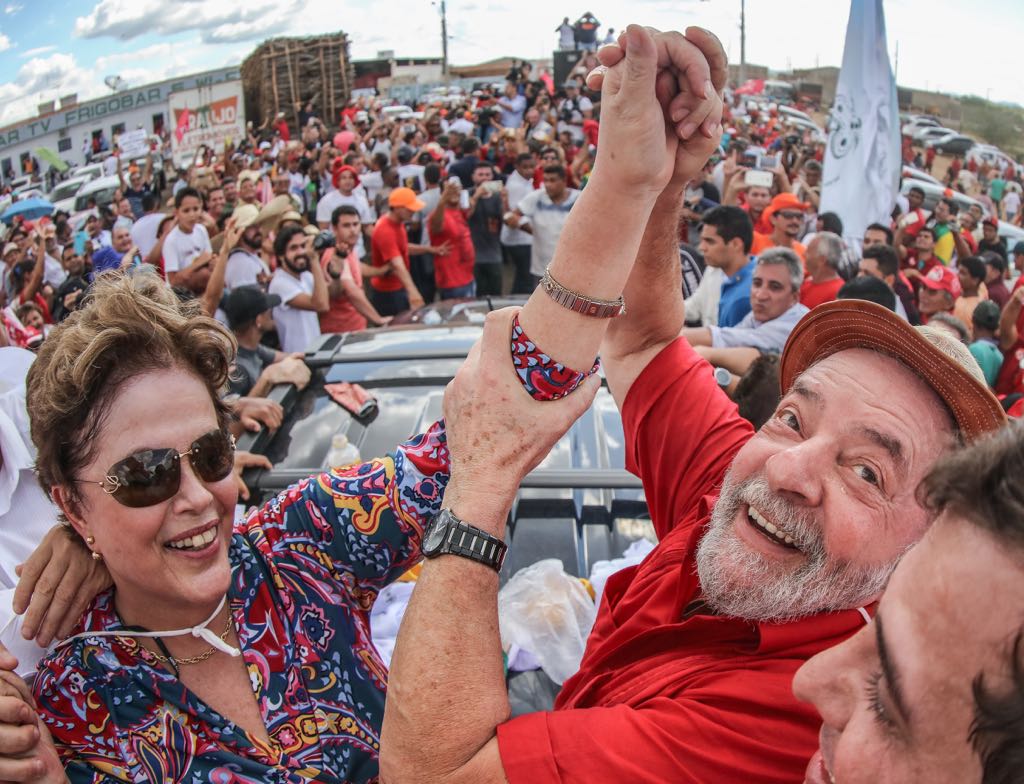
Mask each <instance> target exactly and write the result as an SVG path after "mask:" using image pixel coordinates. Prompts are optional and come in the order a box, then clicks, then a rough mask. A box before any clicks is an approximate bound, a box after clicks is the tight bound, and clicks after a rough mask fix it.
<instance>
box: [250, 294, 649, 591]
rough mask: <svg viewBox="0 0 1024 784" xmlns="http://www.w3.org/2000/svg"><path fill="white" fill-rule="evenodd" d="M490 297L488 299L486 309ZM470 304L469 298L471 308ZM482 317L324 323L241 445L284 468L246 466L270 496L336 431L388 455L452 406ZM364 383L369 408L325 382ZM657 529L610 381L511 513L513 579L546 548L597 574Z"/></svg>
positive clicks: (309, 469) (317, 458)
mask: <svg viewBox="0 0 1024 784" xmlns="http://www.w3.org/2000/svg"><path fill="white" fill-rule="evenodd" d="M489 307H490V305H488V304H487V302H486V301H484V300H481V301H480V304H479V305H478V306H476V308H475V309H479V308H483V309H487V308H489ZM460 312H464V309H460ZM481 332H482V325H480V324H477V323H466V322H464V323H452V324H442V325H439V326H423V325H413V324H409V325H404V326H399V327H387V328H384V329H376V330H367V331H365V332H351V333H346V334H341V335H337V334H334V335H323V336H321V338H320V339H319V341H318V342H317V343H316V344H315V345H314V346H312V347H311V348H310V350H309V351H307V352H306V355H305V359H306V363H307V364H308V365H309V366H310V368H311V369H312V371H313V378H312V380H311V382H310V384H309V385H308V386H307V387H306V388H305V389H304V390H302V391H301V392H297V391H296V390H295V388H294V387H292V386H279V387H275V388H274V389H273V390H272V391H271V394H270V397H271V398H273V399H275V400H277V402H279V403H280V404H281V405H282V407H283V408H284V420H283V422H282V424H281V427H280V428H278V430H277V431H275V432H274V433H270V432H269V431H266V430H261V431H259V432H258V433H247V434H245V435H243V436H242V437H241V438H240V439H239V442H238V447H239V449H246V450H248V451H250V452H255V453H258V454H263V455H266V456H267V457H268V458H269V460H270V462H271V463H272V464H273V466H274V467H273V468H272V469H270V470H262V469H260V470H250V471H248V472H246V474H245V480H246V484H247V485H248V486H249V489H250V493H251V498H250V501H249V503H252V504H259V503H262V502H263V501H265V500H266V499H268V498H270V497H271V496H273V495H275V494H276V493H278V492H280V491H281V490H283V489H284V488H286V487H288V486H289V485H290V484H292V483H293V482H295V481H298V480H299V479H302V478H304V477H307V476H310V475H311V474H314V473H316V472H318V471H322V470H323V469H324V468H325V465H326V462H327V454H328V450H329V449H330V447H331V441H332V438H333V437H334V436H335V435H337V434H342V435H345V436H346V437H347V438H348V440H349V442H350V443H352V444H354V445H355V446H356V448H357V449H358V450H359V454H360V456H361V457H362V458H363V459H369V458H372V457H377V456H382V455H384V454H386V453H387V452H388V451H389V450H392V449H394V447H395V446H396V445H397V444H399V443H401V442H403V441H405V440H406V439H408V438H409V437H411V436H412V435H414V434H416V433H419V432H422V431H423V430H424V429H425V428H426V427H428V426H429V425H430V424H431V423H432V422H434V421H435V420H436V419H438V418H439V417H440V416H441V403H442V399H443V397H444V388H445V386H446V385H447V383H448V382H449V381H450V380H451V379H452V377H453V376H454V374H455V372H456V371H457V370H458V368H459V366H460V365H461V364H462V361H463V359H464V358H465V356H466V354H467V352H468V351H469V349H470V347H471V346H472V345H473V343H475V342H476V340H477V339H478V338H479V337H480V334H481ZM342 381H347V382H350V383H358V384H359V385H360V386H362V387H363V388H365V389H366V390H367V391H368V392H369V393H370V394H371V395H372V396H373V397H374V398H375V399H376V401H377V413H376V415H375V416H374V417H372V418H369V419H367V420H359V419H357V418H355V417H354V416H353V415H351V414H350V413H349V412H348V411H347V410H346V409H344V408H342V407H341V406H339V405H337V404H336V403H334V402H333V401H332V399H331V398H330V397H329V396H328V394H327V392H326V391H325V389H324V384H329V383H335V382H342ZM641 537H648V538H651V539H653V528H652V526H651V523H650V517H649V513H648V510H647V505H646V503H645V501H644V495H643V488H642V486H641V484H640V481H639V480H638V479H637V478H636V477H635V476H633V475H632V474H630V473H628V472H627V471H626V470H625V444H624V439H623V432H622V421H621V418H620V416H619V412H618V409H617V408H616V406H615V402H614V401H613V400H612V397H611V395H610V394H609V392H608V390H607V388H602V389H601V390H600V391H599V392H598V394H597V397H596V398H595V400H594V402H593V404H592V405H591V407H590V409H589V410H588V411H587V412H586V413H585V414H584V415H583V416H582V417H581V418H580V419H579V420H578V421H577V422H576V424H574V425H573V427H572V429H571V430H570V431H569V433H567V434H566V435H565V436H564V437H563V438H562V439H561V440H560V441H559V442H558V444H557V445H556V446H555V447H554V449H552V450H551V453H550V454H549V455H548V457H547V458H545V460H544V461H543V462H542V463H541V464H540V465H539V466H538V467H537V468H536V469H535V470H534V471H533V472H532V473H530V474H529V475H528V476H527V477H526V478H525V479H524V481H523V483H522V486H521V489H520V491H519V493H518V495H517V498H516V502H515V505H514V506H513V509H512V513H511V526H510V546H509V553H508V557H507V558H506V561H505V566H504V568H503V570H502V579H503V580H505V579H507V578H508V577H509V576H510V575H512V574H514V573H515V572H516V571H518V570H519V569H520V568H522V567H523V566H527V565H529V564H532V563H534V562H535V561H538V560H540V559H542V558H558V559H560V560H561V561H562V563H563V565H564V567H565V570H566V571H567V572H568V573H570V574H573V575H576V576H586V575H588V574H589V572H590V566H591V564H593V562H594V561H596V560H604V559H608V558H616V557H618V556H619V555H621V554H622V552H623V551H624V550H625V548H626V547H627V546H628V545H629V544H630V543H631V542H632V541H633V540H636V539H639V538H641Z"/></svg>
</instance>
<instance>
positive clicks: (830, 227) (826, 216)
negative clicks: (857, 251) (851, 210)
mask: <svg viewBox="0 0 1024 784" xmlns="http://www.w3.org/2000/svg"><path fill="white" fill-rule="evenodd" d="M818 220H820V221H821V230H822V231H830V232H832V233H833V234H836V235H838V236H840V237H842V236H843V221H842V219H841V218H840V217H839V216H838V215H836V214H835V213H834V212H823V213H821V214H819V215H818Z"/></svg>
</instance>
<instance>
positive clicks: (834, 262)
mask: <svg viewBox="0 0 1024 784" xmlns="http://www.w3.org/2000/svg"><path fill="white" fill-rule="evenodd" d="M843 251H844V247H843V240H842V238H840V237H839V236H838V235H836V234H833V233H832V232H830V231H820V232H818V233H817V234H815V235H814V239H812V240H811V243H810V244H809V245H808V246H807V258H806V259H805V265H806V267H807V277H806V278H805V279H804V284H803V285H802V286H801V287H800V302H801V303H803V304H804V305H806V306H807V307H808V308H814V307H817V306H818V305H823V304H825V303H826V302H832V301H833V300H834V299H835V298H836V295H837V294H838V293H839V289H841V288H842V287H843V283H844V281H843V279H842V278H841V277H839V272H838V271H837V270H838V269H839V265H840V264H841V263H842V261H843Z"/></svg>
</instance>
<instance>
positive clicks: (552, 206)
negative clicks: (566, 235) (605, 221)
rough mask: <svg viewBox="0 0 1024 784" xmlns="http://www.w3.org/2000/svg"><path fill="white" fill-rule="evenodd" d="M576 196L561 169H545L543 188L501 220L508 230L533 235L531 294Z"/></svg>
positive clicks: (530, 194)
mask: <svg viewBox="0 0 1024 784" xmlns="http://www.w3.org/2000/svg"><path fill="white" fill-rule="evenodd" d="M579 195H580V192H579V191H578V190H576V189H575V188H570V187H569V185H568V182H567V180H566V176H565V167H564V166H561V165H559V164H554V165H551V166H546V167H544V187H543V188H541V189H539V190H536V191H533V192H531V193H528V194H527V195H526V196H525V197H524V198H523V199H522V200H521V201H520V202H519V206H518V207H517V208H516V209H514V210H512V214H511V215H509V216H507V218H506V219H505V225H506V226H508V227H509V228H512V229H522V230H523V231H525V232H528V233H529V234H532V235H533V246H532V250H531V252H530V257H531V258H530V275H531V276H532V283H533V285H532V286H531V288H530V290H531V291H532V290H533V289H535V288H536V287H537V284H538V283H539V282H540V279H541V277H542V276H543V275H544V270H546V269H547V267H548V265H549V264H550V263H551V259H553V258H554V256H555V246H556V245H557V244H558V238H559V237H560V236H561V234H562V228H563V227H564V226H565V221H566V219H567V218H568V217H569V210H571V209H572V205H573V204H575V203H576V199H577V198H579Z"/></svg>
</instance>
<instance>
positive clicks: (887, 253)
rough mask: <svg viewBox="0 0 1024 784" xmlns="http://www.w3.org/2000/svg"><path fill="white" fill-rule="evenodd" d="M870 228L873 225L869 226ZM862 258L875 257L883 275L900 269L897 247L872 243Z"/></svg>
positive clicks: (892, 273) (865, 249) (886, 275)
mask: <svg viewBox="0 0 1024 784" xmlns="http://www.w3.org/2000/svg"><path fill="white" fill-rule="evenodd" d="M868 228H869V229H870V228H871V227H870V226H868ZM861 258H865V259H874V260H875V263H876V264H877V265H878V271H879V272H881V273H882V277H888V276H889V275H895V274H896V273H897V272H899V269H900V260H899V257H898V256H897V255H896V251H895V249H893V248H892V247H890V246H889V245H872V246H871V247H869V248H864V252H863V253H862V254H861Z"/></svg>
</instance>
